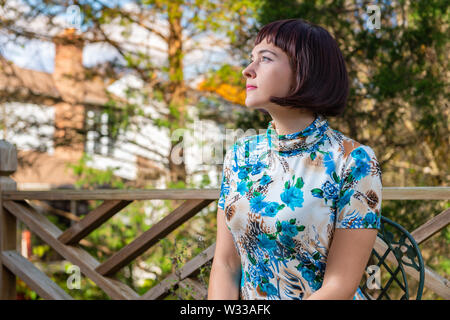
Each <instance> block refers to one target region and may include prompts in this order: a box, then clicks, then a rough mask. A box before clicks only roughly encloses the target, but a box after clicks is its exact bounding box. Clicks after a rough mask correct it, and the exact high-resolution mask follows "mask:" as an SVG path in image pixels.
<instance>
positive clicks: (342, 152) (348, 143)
mask: <svg viewBox="0 0 450 320" xmlns="http://www.w3.org/2000/svg"><path fill="white" fill-rule="evenodd" d="M330 138H331V139H330V141H331V145H332V146H334V147H335V148H336V149H337V155H338V157H339V158H341V160H343V161H347V160H349V159H350V158H349V156H353V157H355V156H358V155H360V156H361V155H362V154H365V155H367V157H369V158H375V159H376V155H375V151H374V149H373V148H372V147H371V146H369V145H368V144H363V143H361V142H360V141H357V140H355V139H353V138H351V137H349V136H347V135H345V134H343V133H342V132H340V131H338V130H335V129H331V130H330Z"/></svg>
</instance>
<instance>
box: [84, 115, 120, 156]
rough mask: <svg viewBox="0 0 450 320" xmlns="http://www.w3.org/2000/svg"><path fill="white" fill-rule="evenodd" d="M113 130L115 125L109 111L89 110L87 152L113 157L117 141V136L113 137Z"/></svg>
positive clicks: (87, 116)
mask: <svg viewBox="0 0 450 320" xmlns="http://www.w3.org/2000/svg"><path fill="white" fill-rule="evenodd" d="M112 129H113V123H112V121H111V118H110V116H109V114H108V112H107V111H105V110H97V109H90V110H88V111H87V113H86V132H87V134H86V146H85V150H86V152H87V153H91V154H100V155H104V156H111V157H112V156H113V155H114V145H115V143H116V140H117V135H115V136H114V135H113V130H112Z"/></svg>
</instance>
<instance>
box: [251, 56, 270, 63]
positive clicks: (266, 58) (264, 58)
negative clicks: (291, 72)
mask: <svg viewBox="0 0 450 320" xmlns="http://www.w3.org/2000/svg"><path fill="white" fill-rule="evenodd" d="M261 58H262V59H267V60H269V61H272V59H270V58H267V57H264V56H262V57H261ZM253 61H254V60H253V59H250V63H253Z"/></svg>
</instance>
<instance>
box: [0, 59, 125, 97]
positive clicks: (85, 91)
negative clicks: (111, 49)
mask: <svg viewBox="0 0 450 320" xmlns="http://www.w3.org/2000/svg"><path fill="white" fill-rule="evenodd" d="M81 85H82V89H81V92H82V94H81V96H80V101H77V103H80V104H85V105H99V106H101V105H105V104H106V103H107V102H108V101H109V100H110V99H113V100H115V101H120V102H126V101H125V100H124V99H122V98H120V97H118V96H116V95H114V94H112V93H108V92H107V91H106V88H107V86H108V85H109V83H105V82H104V80H102V79H101V78H100V76H94V77H92V78H91V79H87V80H85V81H83V82H82V84H81ZM67 89H69V90H70V88H67ZM60 90H61V88H60V89H59V90H58V88H57V86H56V85H55V80H54V78H53V75H52V74H51V73H47V72H42V71H35V70H30V69H25V68H21V67H19V66H17V65H15V64H14V63H13V62H10V61H7V60H6V59H5V58H4V57H2V56H0V92H3V93H6V94H7V95H13V98H15V99H17V100H19V101H22V100H25V101H26V99H25V98H23V97H26V96H27V95H28V96H29V95H33V96H40V97H44V98H50V99H53V100H64V92H60ZM9 100H11V99H9Z"/></svg>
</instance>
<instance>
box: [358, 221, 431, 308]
mask: <svg viewBox="0 0 450 320" xmlns="http://www.w3.org/2000/svg"><path fill="white" fill-rule="evenodd" d="M378 238H380V239H381V240H382V242H383V243H384V244H385V245H386V250H384V252H379V250H378V251H377V250H375V248H374V249H373V250H372V254H371V257H370V259H369V264H368V265H371V266H373V265H375V263H376V266H377V267H378V268H379V269H378V270H377V267H375V268H373V269H374V270H373V271H374V272H373V273H372V274H371V276H372V278H371V279H370V280H371V284H369V286H370V287H371V288H368V287H367V284H368V281H364V282H362V284H361V285H360V289H361V291H362V293H363V294H364V295H365V296H366V298H367V299H369V300H382V299H385V300H392V299H391V297H390V296H389V294H388V291H389V289H391V290H392V288H393V287H392V285H394V286H396V287H398V288H399V289H400V290H401V291H403V292H404V294H403V295H402V296H401V298H400V300H409V299H410V297H412V296H414V293H412V292H411V288H410V286H409V285H408V281H407V278H406V271H405V266H409V267H412V268H414V269H415V270H417V271H418V272H419V283H418V287H417V290H416V291H417V293H416V298H415V299H416V300H420V299H421V298H422V292H423V285H424V279H425V266H424V263H423V259H422V254H421V253H420V249H419V246H418V245H417V242H416V241H415V240H414V238H413V237H412V236H411V234H410V233H409V232H408V231H407V230H406V229H405V228H403V227H402V226H401V225H399V224H398V223H396V222H394V221H392V220H389V219H388V218H386V217H383V216H381V227H380V230H379V232H378ZM381 251H382V250H381ZM391 252H392V253H393V254H394V256H395V260H396V263H391V266H389V265H388V262H387V260H386V258H387V256H388V255H389V254H390V253H391ZM376 260H378V262H376ZM395 264H396V266H394V268H395V270H392V265H395ZM375 271H377V272H380V273H379V275H381V277H379V278H381V281H379V282H376V283H375V284H374V282H373V280H374V279H375V277H373V276H374V273H375ZM386 272H387V273H388V274H390V276H389V277H388V278H387V279H386V277H383V275H385V274H386Z"/></svg>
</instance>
